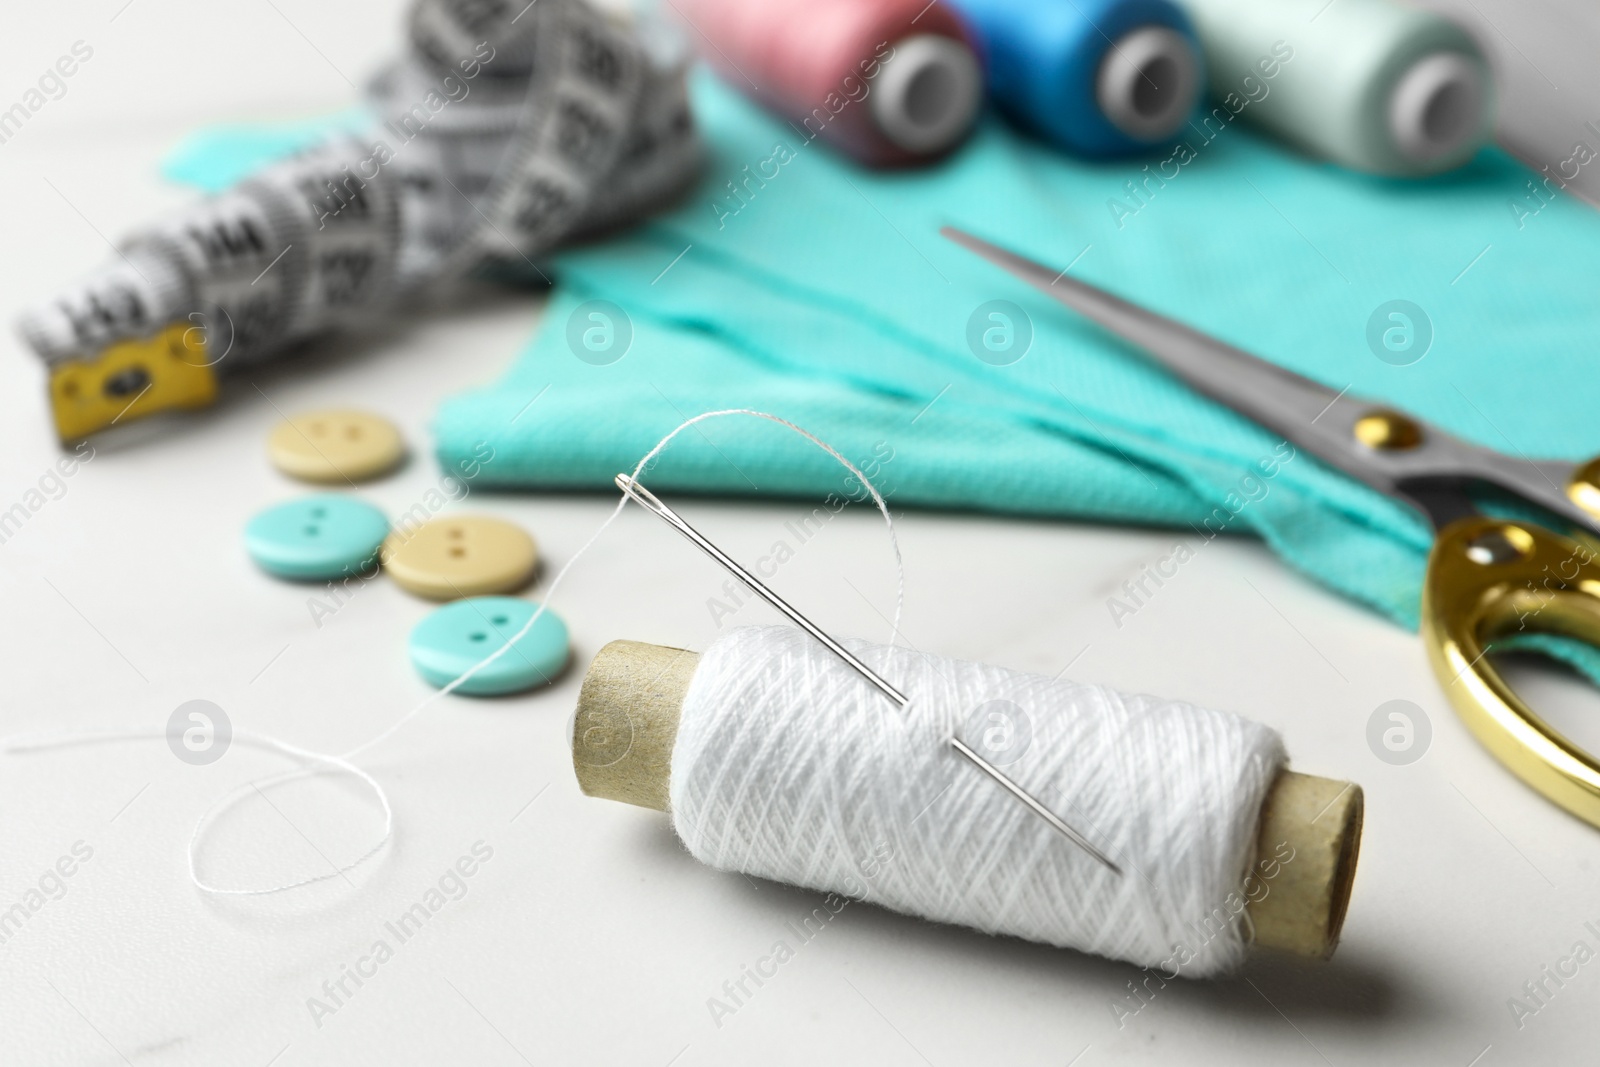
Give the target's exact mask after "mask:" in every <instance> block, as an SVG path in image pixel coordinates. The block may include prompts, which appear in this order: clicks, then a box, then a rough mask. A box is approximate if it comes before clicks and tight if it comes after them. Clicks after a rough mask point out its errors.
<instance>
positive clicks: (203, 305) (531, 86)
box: [19, 0, 701, 441]
mask: <svg viewBox="0 0 1600 1067" xmlns="http://www.w3.org/2000/svg"><path fill="white" fill-rule="evenodd" d="M409 35H410V49H409V52H408V54H407V55H406V56H405V57H404V58H402V59H401V60H400V61H398V62H396V63H395V64H393V65H392V66H391V67H389V68H388V69H387V70H385V71H383V72H382V73H380V75H379V76H378V77H377V78H376V79H375V80H374V81H373V83H372V85H371V87H370V89H369V102H370V104H371V107H372V110H373V111H374V113H375V116H376V120H377V121H376V122H375V123H374V124H373V125H372V127H371V128H369V129H367V130H365V131H363V132H362V133H359V134H345V133H341V134H336V135H333V136H330V137H329V138H327V139H325V140H324V141H322V142H321V143H319V144H318V145H316V146H315V147H313V148H311V149H309V150H307V151H304V152H301V153H299V154H297V155H295V156H293V157H291V158H289V159H286V160H283V161H281V162H278V163H275V164H273V165H271V166H269V167H267V168H265V169H264V170H262V171H260V172H259V173H257V174H256V175H255V176H253V177H252V178H250V179H248V180H246V181H244V182H242V183H240V184H239V185H238V186H236V187H234V188H232V189H230V190H228V191H226V192H224V193H222V194H220V195H218V196H215V197H211V198H209V199H207V200H205V201H202V202H200V203H198V204H195V205H193V206H191V207H189V208H187V209H185V210H183V211H181V212H179V213H178V214H176V215H173V216H171V217H169V218H166V219H163V220H161V221H158V222H156V223H155V224H153V225H151V226H149V227H147V228H145V229H144V230H141V231H140V232H138V233H136V234H134V235H133V236H132V237H131V238H129V239H128V240H126V241H125V242H123V244H122V245H121V247H120V248H119V250H118V251H119V255H118V259H117V260H115V261H113V262H112V263H111V264H109V265H108V266H106V267H104V268H103V269H101V270H100V271H98V272H96V273H95V274H92V275H90V276H88V277H87V278H84V279H82V280H81V281H79V282H78V283H77V284H75V285H73V286H71V287H69V288H67V289H65V290H63V291H61V292H60V293H57V294H56V295H55V296H53V297H51V298H50V299H49V300H47V301H45V302H44V303H42V304H40V305H39V306H37V307H35V308H33V309H31V310H30V311H29V312H27V313H26V314H25V315H24V316H23V318H22V321H21V323H20V324H19V326H20V330H21V332H22V334H23V337H24V338H25V340H26V341H27V342H28V344H29V345H30V346H31V347H32V348H33V349H34V351H35V352H36V353H37V354H38V355H39V356H40V358H41V359H43V360H44V362H45V364H46V365H47V367H48V368H49V371H50V400H51V408H52V412H53V414H54V417H55V423H56V429H57V432H58V434H59V435H60V436H61V438H62V440H63V441H71V440H75V439H77V438H81V437H84V436H87V435H88V434H91V433H94V432H96V431H98V430H102V429H105V428H106V427H108V426H111V425H113V424H117V423H121V422H126V421H131V420H133V419H137V418H142V417H144V416H147V415H151V414H154V413H156V412H159V411H167V410H173V409H184V408H196V407H202V406H204V405H206V404H209V403H211V402H212V401H213V400H214V399H215V397H216V395H217V392H218V379H219V377H220V376H221V375H223V374H225V373H228V372H230V371H231V370H233V369H235V368H239V367H248V366H250V365H252V364H255V363H259V362H260V361H262V360H267V359H271V358H274V357H276V356H278V355H279V354H281V353H283V352H285V351H287V350H289V349H290V348H292V347H293V346H295V345H296V344H298V343H300V342H303V341H305V340H306V339H308V338H311V337H315V336H317V335H319V334H323V333H326V332H328V331H330V330H333V329H336V328H340V327H349V326H354V325H359V324H360V323H362V322H363V321H365V320H370V319H372V318H375V317H376V316H377V315H378V314H379V313H381V312H383V311H386V310H389V309H392V308H394V307H395V306H396V305H397V304H402V303H404V304H413V303H415V302H417V301H418V300H420V299H424V298H426V297H427V296H429V295H431V293H432V291H434V290H436V289H438V288H440V287H443V286H447V285H448V284H449V283H451V282H453V281H456V280H458V279H459V278H461V277H462V276H464V275H466V274H469V273H472V272H474V271H478V270H482V269H485V268H493V267H501V268H505V267H509V268H510V269H511V273H512V274H514V275H520V274H523V273H524V272H525V270H526V268H528V267H529V266H530V265H531V266H532V267H533V268H534V269H535V270H537V264H538V260H539V259H540V258H542V257H545V256H547V255H549V253H550V252H551V251H552V250H553V249H555V248H556V247H557V246H558V245H559V244H560V243H561V242H563V241H564V240H567V239H570V238H573V237H576V236H581V235H588V234H593V233H598V232H601V231H604V230H607V229H612V228H615V227H618V226H621V225H624V224H626V223H629V222H633V221H637V220H638V219H639V218H641V217H642V216H644V215H645V214H647V213H649V212H651V211H653V210H655V209H657V208H659V207H660V206H662V205H663V204H665V203H667V202H670V201H671V200H672V199H673V198H674V197H675V196H677V195H678V194H680V193H682V192H683V191H684V190H685V189H686V188H687V187H688V185H689V184H690V183H692V182H693V181H694V179H695V178H696V176H697V175H698V172H699V166H700V161H701V147H700V144H699V141H698V139H697V137H696V135H695V129H694V123H693V118H692V115H691V112H690V109H689V97H688V85H687V79H686V74H687V69H688V62H689V57H688V53H687V50H686V49H684V48H682V47H681V46H680V45H679V44H678V42H677V41H676V40H675V37H674V35H673V34H671V33H670V32H668V31H667V30H665V29H664V28H663V27H661V26H660V25H659V24H657V23H655V22H654V21H652V20H649V19H646V18H637V19H635V18H629V17H625V16H621V15H618V14H615V13H608V12H602V11H601V10H599V9H597V8H596V7H593V6H591V5H590V4H589V3H587V2H585V0H538V3H536V4H533V5H526V4H524V3H500V2H499V0H417V2H416V3H415V4H414V5H413V7H412V9H411V12H410V17H409ZM502 273H503V271H502Z"/></svg>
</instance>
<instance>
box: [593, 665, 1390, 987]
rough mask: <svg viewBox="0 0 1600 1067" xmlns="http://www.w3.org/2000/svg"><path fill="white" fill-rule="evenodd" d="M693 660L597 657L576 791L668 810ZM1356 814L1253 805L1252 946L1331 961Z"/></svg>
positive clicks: (1353, 854)
mask: <svg viewBox="0 0 1600 1067" xmlns="http://www.w3.org/2000/svg"><path fill="white" fill-rule="evenodd" d="M699 662H700V657H699V656H697V655H696V654H695V653H693V652H686V651H684V650H683V649H679V648H665V647H663V646H661V645H648V644H642V643H640V642H638V641H613V642H611V643H610V644H609V645H607V646H606V647H605V648H602V649H601V650H600V653H599V655H597V656H595V658H594V662H593V663H592V664H590V666H589V673H588V674H587V675H586V676H585V677H584V679H583V689H582V690H581V691H580V692H579V694H578V714H577V717H576V719H575V720H574V722H573V729H572V765H573V769H574V770H575V771H576V772H577V775H578V785H579V786H580V787H581V788H582V789H583V791H584V792H585V793H587V794H588V795H589V796H594V797H604V798H606V799H608V800H620V801H623V802H625V803H628V804H637V805H638V806H640V807H643V808H654V809H656V810H657V811H667V810H669V808H670V800H669V798H670V787H671V775H672V747H673V743H674V742H675V741H676V740H677V736H678V718H679V714H680V712H681V710H682V708H683V698H684V696H685V694H687V693H688V691H689V681H690V679H691V678H693V677H694V671H695V668H696V667H697V666H698V665H699ZM1363 808H1364V805H1363V798H1362V793H1361V787H1360V786H1358V785H1356V784H1355V783H1353V782H1340V781H1335V780H1333V779H1331V778H1317V777H1314V776H1312V775H1309V774H1299V773H1296V772H1295V771H1288V770H1286V771H1284V772H1282V773H1281V774H1279V775H1278V780H1277V781H1276V782H1274V783H1273V786H1272V789H1271V790H1270V791H1269V792H1268V793H1267V799H1266V802H1265V803H1264V804H1263V805H1262V807H1261V827H1260V829H1259V831H1258V832H1257V836H1256V860H1255V862H1253V863H1252V864H1251V866H1250V873H1251V875H1252V877H1251V878H1249V879H1247V881H1246V883H1245V884H1244V885H1242V886H1241V887H1240V896H1241V897H1242V898H1246V899H1249V903H1248V905H1247V907H1246V909H1245V910H1246V912H1247V913H1248V914H1249V916H1250V921H1251V923H1252V924H1253V925H1254V927H1255V944H1256V945H1257V946H1260V947H1263V948H1272V949H1278V950H1280V951H1284V952H1290V953H1293V954H1295V955H1298V956H1307V957H1311V958H1314V959H1327V958H1328V957H1329V956H1331V955H1332V954H1333V950H1334V948H1335V947H1336V946H1337V945H1338V943H1339V931H1340V929H1341V928H1342V927H1343V926H1344V916H1345V910H1346V909H1347V908H1348V907H1349V904H1350V887H1351V883H1352V882H1353V881H1354V880H1355V873H1356V858H1357V855H1358V854H1359V851H1360V848H1361V822H1362V815H1363ZM1290 849H1292V850H1293V851H1292V852H1290V851H1289V850H1290ZM1285 857H1292V858H1289V859H1287V861H1285ZM1263 891H1264V892H1263ZM1252 898H1253V899H1252Z"/></svg>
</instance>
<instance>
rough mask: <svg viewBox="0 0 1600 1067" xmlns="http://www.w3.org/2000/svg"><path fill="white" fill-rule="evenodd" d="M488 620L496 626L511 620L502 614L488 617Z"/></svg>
mask: <svg viewBox="0 0 1600 1067" xmlns="http://www.w3.org/2000/svg"><path fill="white" fill-rule="evenodd" d="M489 621H490V622H492V623H494V624H495V625H496V626H504V625H505V624H506V623H508V622H510V621H511V620H510V619H508V618H506V617H505V616H504V615H496V616H495V617H494V618H492V619H490V620H489Z"/></svg>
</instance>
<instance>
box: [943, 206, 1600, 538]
mask: <svg viewBox="0 0 1600 1067" xmlns="http://www.w3.org/2000/svg"><path fill="white" fill-rule="evenodd" d="M939 232H940V233H942V234H944V236H946V237H948V238H950V240H952V241H954V242H956V243H957V244H959V245H961V246H962V247H964V248H967V249H969V250H971V251H973V252H976V253H977V254H978V255H980V256H982V257H983V258H984V259H986V260H988V261H989V262H991V263H993V264H995V265H996V266H997V267H1000V268H1001V269H1002V270H1004V271H1006V272H1008V273H1010V274H1012V275H1014V276H1016V277H1017V278H1020V279H1022V280H1023V281H1025V282H1027V283H1028V284H1029V285H1032V286H1033V287H1034V288H1036V289H1038V290H1040V291H1041V292H1043V293H1045V294H1046V295H1048V296H1051V297H1054V298H1055V299H1056V300H1058V301H1060V302H1061V303H1063V304H1065V305H1066V306H1067V307H1069V308H1072V309H1073V310H1074V311H1077V312H1078V313H1080V314H1082V315H1084V316H1085V317H1087V318H1089V319H1092V320H1094V321H1095V322H1097V323H1099V324H1100V325H1101V326H1104V327H1105V328H1106V329H1108V330H1110V331H1111V332H1112V333H1114V334H1116V335H1117V336H1119V337H1121V338H1123V339H1124V340H1126V341H1129V342H1131V343H1133V344H1135V345H1138V346H1139V347H1140V348H1142V349H1144V350H1145V352H1147V353H1148V354H1149V355H1150V356H1151V357H1153V358H1154V359H1155V360H1156V362H1158V363H1160V364H1161V365H1162V366H1163V367H1166V368H1167V369H1168V370H1169V371H1171V372H1172V373H1173V374H1175V375H1176V376H1177V377H1178V378H1180V379H1182V380H1183V381H1184V382H1186V383H1188V385H1189V386H1190V387H1191V388H1193V389H1194V390H1195V391H1197V392H1199V393H1202V394H1204V395H1206V396H1208V397H1210V398H1211V399H1213V400H1215V401H1217V402H1218V403H1220V404H1223V405H1225V406H1227V407H1229V408H1232V409H1233V410H1234V411H1236V412H1238V413H1239V414H1240V415H1243V416H1245V417H1246V418H1248V419H1251V420H1253V421H1255V422H1257V423H1259V424H1260V425H1262V426H1264V427H1266V428H1267V429H1269V430H1271V431H1272V432H1274V433H1277V434H1279V435H1281V436H1282V437H1283V438H1284V440H1286V441H1288V442H1290V443H1291V444H1293V445H1295V446H1296V447H1298V448H1302V449H1304V450H1305V451H1307V452H1309V453H1311V454H1312V455H1314V456H1317V457H1318V458H1320V459H1321V460H1323V461H1324V462H1326V463H1328V464H1329V465H1331V466H1333V467H1336V468H1338V469H1339V470H1342V471H1344V472H1345V473H1346V474H1348V475H1350V476H1351V477H1353V478H1356V479H1358V480H1360V481H1362V482H1365V483H1366V484H1367V485H1369V486H1371V487H1372V488H1374V489H1376V490H1378V491H1379V492H1381V493H1385V494H1388V495H1389V496H1393V497H1396V498H1398V499H1400V500H1403V501H1406V502H1407V503H1409V504H1411V505H1412V506H1413V507H1415V508H1417V509H1418V510H1419V511H1421V512H1422V513H1423V514H1425V515H1426V516H1428V518H1429V519H1430V520H1431V521H1432V522H1433V524H1434V525H1435V526H1436V527H1441V526H1443V525H1444V524H1445V523H1446V522H1448V521H1450V520H1451V519H1453V518H1456V517H1458V516H1459V515H1460V514H1465V513H1467V512H1468V511H1470V510H1475V508H1474V505H1473V504H1472V503H1471V501H1470V500H1469V499H1468V497H1467V496H1466V495H1465V493H1464V492H1463V491H1462V490H1463V487H1464V486H1465V485H1467V484H1469V483H1488V484H1491V485H1495V486H1498V487H1499V488H1501V489H1503V490H1505V491H1506V492H1509V493H1512V494H1514V495H1516V496H1520V497H1521V498H1522V499H1524V500H1526V501H1528V502H1529V503H1531V504H1535V505H1538V506H1539V507H1542V508H1544V509H1546V510H1548V511H1550V512H1553V513H1554V514H1556V515H1559V516H1561V517H1562V518H1564V519H1566V520H1567V521H1569V522H1571V523H1573V524H1574V525H1576V526H1578V527H1581V528H1583V529H1586V530H1588V531H1590V532H1591V533H1593V534H1595V535H1597V536H1600V520H1597V518H1596V516H1595V515H1593V514H1590V513H1589V512H1587V511H1585V510H1584V509H1583V508H1582V507H1580V506H1579V505H1578V504H1577V503H1575V502H1574V501H1573V500H1571V499H1570V498H1569V496H1568V493H1567V486H1568V484H1569V483H1570V482H1571V480H1572V477H1573V475H1574V473H1575V468H1574V467H1573V466H1572V465H1571V464H1568V463H1564V462H1558V461H1535V460H1531V459H1528V458H1527V457H1524V456H1521V455H1520V453H1519V455H1518V456H1517V457H1512V456H1508V455H1506V454H1504V453H1502V452H1497V451H1495V450H1494V449H1491V448H1485V447H1483V446H1481V445H1477V444H1473V443H1472V442H1470V441H1466V440H1463V439H1461V438H1459V437H1456V436H1455V435H1453V434H1450V433H1448V432H1446V431H1445V430H1443V429H1442V428H1440V427H1438V426H1434V425H1431V424H1430V423H1427V422H1424V421H1423V420H1421V419H1416V418H1414V417H1411V416H1406V417H1407V418H1408V419H1409V420H1410V421H1411V422H1412V423H1414V424H1415V425H1416V426H1417V427H1418V428H1419V429H1420V430H1421V432H1422V443H1421V444H1420V445H1419V446H1417V447H1413V448H1406V449H1398V450H1385V449H1374V448H1368V447H1366V446H1364V445H1362V444H1361V443H1360V442H1359V440H1358V438H1357V435H1356V434H1355V433H1354V432H1353V431H1354V429H1355V425H1356V422H1357V420H1358V419H1360V418H1361V417H1362V416H1364V415H1366V414H1370V413H1372V412H1374V411H1377V410H1382V409H1383V405H1380V404H1375V403H1373V402H1372V401H1370V400H1366V399H1363V398H1361V397H1358V396H1351V395H1350V394H1349V391H1348V389H1343V390H1339V391H1338V392H1335V391H1334V390H1332V389H1329V388H1327V387H1326V386H1324V385H1321V384H1319V383H1317V382H1314V381H1312V380H1311V379H1310V378H1306V377H1303V376H1301V375H1299V374H1296V373H1294V372H1293V371H1291V370H1285V369H1284V368H1282V367H1279V366H1278V365H1276V364H1274V363H1268V362H1267V361H1266V360H1263V359H1260V358H1258V357H1256V356H1252V355H1251V354H1250V353H1248V352H1245V351H1243V350H1241V349H1238V348H1234V347H1233V346H1232V345H1229V344H1224V343H1223V342H1221V341H1219V340H1217V339H1216V338H1214V337H1209V336H1207V335H1206V334H1203V333H1201V332H1200V331H1199V330H1195V329H1192V328H1190V327H1188V326H1185V325H1184V324H1183V323H1181V322H1176V321H1174V320H1172V319H1169V318H1165V317H1163V316H1161V315H1158V314H1156V313H1155V312H1153V311H1149V310H1146V309H1145V308H1142V307H1140V306H1139V305H1137V304H1132V303H1129V302H1128V301H1126V300H1123V299H1122V298H1121V297H1117V296H1113V295H1112V294H1110V293H1108V292H1106V291H1105V290H1104V289H1098V288H1096V287H1095V286H1092V285H1088V284H1086V283H1084V282H1080V281H1078V280H1077V279H1076V278H1068V277H1066V271H1054V270H1052V269H1051V268H1049V267H1046V266H1045V265H1044V264H1042V263H1036V262H1034V261H1033V260H1031V259H1027V258H1025V257H1023V256H1019V255H1017V254H1016V253H1015V252H1009V251H1007V250H1006V249H1004V248H1000V247H998V246H996V245H992V244H990V243H989V242H988V241H985V240H983V239H982V238H979V237H974V236H972V235H971V234H969V233H965V232H963V231H961V230H958V229H955V228H954V227H951V226H946V227H944V228H943V229H941V230H940V231H939Z"/></svg>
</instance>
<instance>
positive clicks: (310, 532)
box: [306, 526, 322, 537]
mask: <svg viewBox="0 0 1600 1067" xmlns="http://www.w3.org/2000/svg"><path fill="white" fill-rule="evenodd" d="M321 532H322V531H320V530H319V529H317V527H315V526H307V527H306V536H307V537H315V536H317V534H319V533H321Z"/></svg>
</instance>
